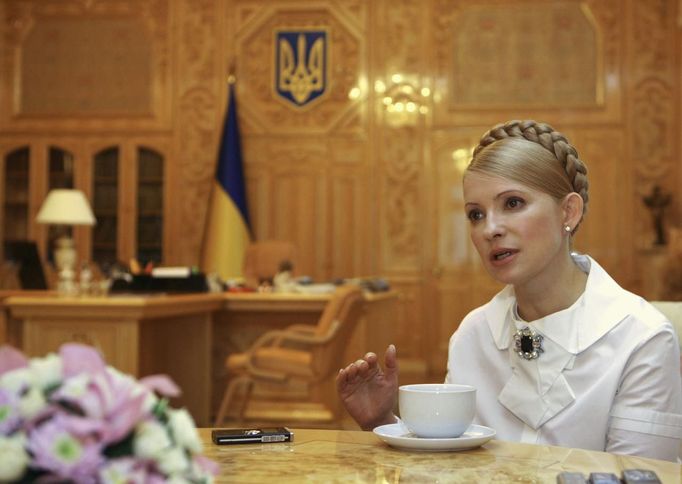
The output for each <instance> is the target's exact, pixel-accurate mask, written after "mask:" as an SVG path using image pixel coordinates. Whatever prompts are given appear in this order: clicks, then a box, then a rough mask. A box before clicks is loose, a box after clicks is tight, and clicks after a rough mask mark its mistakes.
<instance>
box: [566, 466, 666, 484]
mask: <svg viewBox="0 0 682 484" xmlns="http://www.w3.org/2000/svg"><path fill="white" fill-rule="evenodd" d="M556 481H557V484H621V483H623V484H661V480H660V479H659V478H658V475H657V474H656V473H655V472H654V471H651V470H646V469H625V470H624V471H623V476H622V479H619V478H618V476H616V475H615V474H613V473H611V472H591V473H590V475H589V476H588V477H587V479H585V475H584V474H583V473H582V472H561V473H559V474H558V475H557V478H556Z"/></svg>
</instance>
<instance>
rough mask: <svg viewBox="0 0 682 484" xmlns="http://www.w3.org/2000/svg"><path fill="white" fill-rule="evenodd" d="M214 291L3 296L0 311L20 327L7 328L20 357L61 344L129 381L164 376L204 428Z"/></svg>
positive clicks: (217, 301) (216, 305) (216, 302)
mask: <svg viewBox="0 0 682 484" xmlns="http://www.w3.org/2000/svg"><path fill="white" fill-rule="evenodd" d="M222 305H223V296H222V294H198V295H179V296H163V295H162V296H125V297H124V296H110V297H88V298H79V297H59V296H51V297H50V296H45V295H42V296H35V295H33V296H27V295H20V296H10V297H8V298H7V299H5V301H4V307H5V308H7V310H8V311H9V312H10V314H11V317H12V318H16V319H17V320H20V321H21V323H20V324H17V325H14V326H10V327H9V328H8V330H9V334H8V339H9V340H10V341H14V342H20V344H19V346H20V347H21V348H22V350H23V351H24V353H26V354H27V355H28V356H44V355H45V354H47V353H49V352H51V351H55V350H57V349H58V348H59V346H61V345H62V344H63V343H65V342H69V341H76V342H80V343H84V344H88V345H91V346H94V347H95V348H97V349H99V350H100V351H101V352H102V354H103V355H104V357H105V358H106V361H107V363H108V364H110V365H111V366H113V367H115V368H117V369H119V370H121V371H123V372H125V373H129V374H131V375H134V376H136V377H140V376H146V375H150V374H156V373H167V374H168V375H170V376H171V377H172V378H173V380H175V382H176V383H177V384H178V385H179V386H180V388H181V389H182V391H183V394H182V396H181V397H180V398H179V399H178V401H177V402H173V403H174V404H175V405H179V406H186V407H187V408H188V409H189V410H190V412H191V413H192V415H193V416H194V418H195V419H196V420H197V422H200V423H201V424H203V425H205V424H208V423H209V422H210V414H211V408H210V403H211V378H210V375H211V358H210V351H209V350H208V349H209V348H210V347H211V340H212V329H213V327H212V323H213V319H212V313H213V312H214V311H217V310H220V309H222Z"/></svg>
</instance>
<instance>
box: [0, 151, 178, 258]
mask: <svg viewBox="0 0 682 484" xmlns="http://www.w3.org/2000/svg"><path fill="white" fill-rule="evenodd" d="M161 144H162V143H157V144H155V143H143V142H142V141H137V140H130V139H128V140H125V139H124V140H111V141H109V142H107V141H104V142H103V141H101V140H94V139H93V140H89V139H87V138H85V139H80V140H74V139H71V138H69V139H66V138H65V139H59V140H33V141H31V142H29V143H26V144H19V145H17V146H7V147H3V146H0V160H1V163H2V166H1V169H0V207H1V213H0V220H1V221H2V223H1V224H0V227H1V230H2V233H1V234H0V239H1V240H3V241H6V240H23V239H28V240H34V241H35V242H36V243H37V245H38V248H39V250H40V253H41V255H42V257H43V259H44V260H46V261H50V260H51V257H52V255H51V253H52V249H51V247H52V241H54V240H55V239H56V238H58V237H59V236H60V235H62V234H64V233H65V232H66V233H70V234H71V235H72V236H73V237H74V239H75V241H76V248H77V250H78V254H79V260H80V261H92V262H95V263H97V264H98V265H100V267H102V268H105V269H106V268H107V267H109V266H110V265H111V264H113V263H115V262H117V261H122V262H128V261H129V260H130V259H131V258H133V257H135V258H137V259H138V260H140V261H141V262H142V263H143V264H144V263H146V262H148V261H153V262H154V263H161V262H163V261H164V256H165V253H166V251H165V248H166V243H165V240H166V235H165V225H164V215H165V209H166V204H165V200H166V195H165V193H166V190H167V188H166V186H167V181H166V180H167V177H166V173H167V169H166V164H167V154H166V152H165V149H164V148H163V146H159V145H161ZM53 188H78V189H80V190H82V191H83V192H84V193H85V194H86V196H87V197H88V199H89V200H90V204H91V205H92V208H93V212H94V213H95V218H96V219H97V224H96V225H95V226H94V227H74V228H71V227H55V226H43V225H39V224H37V223H36V221H35V216H36V214H37V212H38V210H39V208H40V205H41V203H42V201H43V200H44V198H45V196H46V194H47V192H48V191H49V190H51V189H53Z"/></svg>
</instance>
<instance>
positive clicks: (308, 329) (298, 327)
mask: <svg viewBox="0 0 682 484" xmlns="http://www.w3.org/2000/svg"><path fill="white" fill-rule="evenodd" d="M315 329H316V328H315V326H314V325H312V324H292V325H291V326H287V327H286V329H285V330H284V331H296V332H299V333H314V332H315Z"/></svg>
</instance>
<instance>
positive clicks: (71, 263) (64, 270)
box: [54, 235, 78, 296]
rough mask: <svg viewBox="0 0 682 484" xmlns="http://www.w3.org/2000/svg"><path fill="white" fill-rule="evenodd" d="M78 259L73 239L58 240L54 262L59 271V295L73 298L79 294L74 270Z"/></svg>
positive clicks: (64, 237)
mask: <svg viewBox="0 0 682 484" xmlns="http://www.w3.org/2000/svg"><path fill="white" fill-rule="evenodd" d="M76 258H77V254H76V247H75V244H74V243H73V239H72V238H71V237H68V236H66V235H64V236H62V237H60V238H58V239H57V241H56V248H55V251H54V261H55V264H56V265H57V270H58V277H59V278H58V280H57V292H58V293H59V294H62V295H65V296H72V295H75V294H77V293H78V288H77V287H76V272H75V270H74V268H75V266H76Z"/></svg>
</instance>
